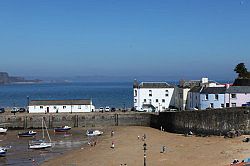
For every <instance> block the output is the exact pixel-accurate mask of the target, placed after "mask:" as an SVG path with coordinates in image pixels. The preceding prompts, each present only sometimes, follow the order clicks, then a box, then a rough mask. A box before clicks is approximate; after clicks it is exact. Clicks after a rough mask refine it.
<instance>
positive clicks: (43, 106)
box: [28, 99, 95, 113]
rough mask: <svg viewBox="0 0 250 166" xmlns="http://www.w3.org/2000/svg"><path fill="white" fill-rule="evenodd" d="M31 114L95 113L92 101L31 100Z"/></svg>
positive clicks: (29, 108)
mask: <svg viewBox="0 0 250 166" xmlns="http://www.w3.org/2000/svg"><path fill="white" fill-rule="evenodd" d="M28 110H29V113H62V112H70V113H73V112H93V111H94V110H95V106H94V105H93V104H92V101H91V100H85V99H80V100H31V101H30V102H29V106H28Z"/></svg>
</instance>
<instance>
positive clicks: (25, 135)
mask: <svg viewBox="0 0 250 166" xmlns="http://www.w3.org/2000/svg"><path fill="white" fill-rule="evenodd" d="M35 135H36V132H35V131H32V130H30V131H27V132H23V133H18V137H33V136H35Z"/></svg>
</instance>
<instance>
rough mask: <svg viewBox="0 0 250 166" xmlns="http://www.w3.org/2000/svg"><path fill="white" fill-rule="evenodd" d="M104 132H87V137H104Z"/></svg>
mask: <svg viewBox="0 0 250 166" xmlns="http://www.w3.org/2000/svg"><path fill="white" fill-rule="evenodd" d="M102 134H103V132H102V131H99V130H87V132H86V135H87V136H99V135H102Z"/></svg>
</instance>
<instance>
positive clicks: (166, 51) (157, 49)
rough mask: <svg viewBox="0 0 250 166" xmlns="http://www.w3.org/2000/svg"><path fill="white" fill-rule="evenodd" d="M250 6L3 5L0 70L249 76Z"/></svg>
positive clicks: (57, 0)
mask: <svg viewBox="0 0 250 166" xmlns="http://www.w3.org/2000/svg"><path fill="white" fill-rule="evenodd" d="M249 43H250V0H220V1H218V0H188V1H187V0H35V1H34V0H22V1H20V0H8V1H0V71H6V72H8V73H9V74H10V75H21V76H55V77H56V76H58V77H63V76H69V75H71V76H129V77H135V78H136V77H140V76H144V77H150V76H156V77H164V78H166V80H169V79H175V80H178V79H199V78H201V77H203V76H206V77H209V78H211V79H217V80H218V79H221V80H223V79H233V78H234V77H236V74H235V72H234V71H233V69H234V67H235V66H236V65H237V64H238V63H240V62H243V63H245V65H246V67H247V68H249V69H250V46H249Z"/></svg>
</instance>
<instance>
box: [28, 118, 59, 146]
mask: <svg viewBox="0 0 250 166" xmlns="http://www.w3.org/2000/svg"><path fill="white" fill-rule="evenodd" d="M43 125H44V127H45V129H46V132H47V136H48V138H49V141H45V137H44V127H43ZM42 130H43V139H42V140H36V141H32V142H31V143H29V148H30V149H45V148H51V147H52V145H54V144H53V143H52V142H51V139H50V136H49V132H48V129H47V126H46V123H45V122H44V120H43V118H42Z"/></svg>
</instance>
